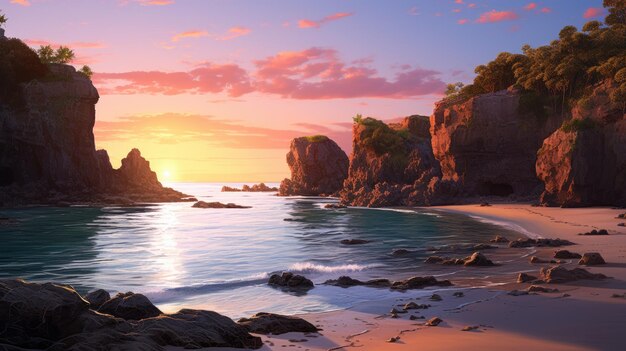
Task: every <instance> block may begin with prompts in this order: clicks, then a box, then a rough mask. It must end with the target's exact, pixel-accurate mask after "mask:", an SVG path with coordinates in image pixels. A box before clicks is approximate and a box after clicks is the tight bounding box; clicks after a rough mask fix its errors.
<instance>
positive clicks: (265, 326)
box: [237, 312, 318, 335]
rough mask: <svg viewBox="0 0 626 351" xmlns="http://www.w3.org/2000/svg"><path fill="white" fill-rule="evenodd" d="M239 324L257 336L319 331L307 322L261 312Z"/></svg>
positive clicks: (239, 321) (242, 319) (241, 320)
mask: <svg viewBox="0 0 626 351" xmlns="http://www.w3.org/2000/svg"><path fill="white" fill-rule="evenodd" d="M237 324H239V325H240V326H242V327H244V328H246V330H248V331H249V332H251V333H255V334H273V335H280V334H285V333H292V332H298V333H317V331H318V329H317V327H316V326H314V325H313V324H311V323H309V322H307V321H306V320H304V319H302V318H298V317H293V316H282V315H279V314H274V313H267V312H259V313H257V314H255V315H253V316H252V317H250V318H241V319H240V320H238V321H237Z"/></svg>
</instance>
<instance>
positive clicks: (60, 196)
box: [0, 64, 182, 205]
mask: <svg viewBox="0 0 626 351" xmlns="http://www.w3.org/2000/svg"><path fill="white" fill-rule="evenodd" d="M50 72H51V74H50V75H48V76H46V77H45V78H44V79H40V80H34V81H31V82H29V83H27V84H25V85H24V86H23V87H22V90H23V91H22V94H23V97H24V102H25V104H24V106H21V107H17V108H16V107H13V106H9V105H7V104H3V103H2V102H0V189H2V191H0V203H5V204H8V205H11V204H24V203H33V202H37V203H39V202H49V201H51V202H55V201H68V202H75V201H103V202H108V200H107V196H108V195H116V196H118V195H121V194H124V192H125V191H127V190H129V189H131V187H129V186H127V184H131V183H129V182H128V181H127V179H130V178H132V177H139V178H138V179H140V180H138V181H140V182H141V184H142V185H141V186H137V187H135V188H134V190H133V191H132V193H135V194H139V193H146V192H151V191H154V190H157V189H163V188H162V187H161V186H160V184H159V183H158V181H157V180H156V175H154V173H153V172H151V171H150V169H149V164H148V163H144V164H138V163H132V160H135V159H137V157H136V156H140V155H138V151H136V154H137V155H134V154H133V152H135V151H133V152H131V154H133V155H129V158H130V160H131V161H129V162H131V163H132V164H129V165H128V166H127V167H124V166H123V167H122V169H120V170H119V171H116V172H113V168H112V167H111V163H110V162H109V159H108V155H107V154H106V151H100V152H96V149H95V143H94V135H93V126H94V123H95V117H96V115H95V104H96V103H97V102H98V99H99V95H98V91H97V90H96V88H95V87H94V86H93V84H92V83H91V81H90V80H89V79H88V78H87V77H85V76H84V75H82V74H80V73H77V72H76V70H75V69H74V68H73V67H71V66H66V65H56V64H54V65H50ZM144 161H145V160H144ZM129 169H131V170H134V171H129ZM146 172H149V173H152V175H154V177H153V178H151V179H150V181H146V179H147V178H149V177H148V176H146V175H145V173H146ZM133 184H134V183H133ZM175 194H178V195H182V194H180V193H178V192H172V193H170V195H172V196H167V197H165V198H164V199H172V197H173V196H174V195H175ZM131 197H132V196H131ZM180 198H181V196H179V199H180ZM129 201H133V199H130V198H129Z"/></svg>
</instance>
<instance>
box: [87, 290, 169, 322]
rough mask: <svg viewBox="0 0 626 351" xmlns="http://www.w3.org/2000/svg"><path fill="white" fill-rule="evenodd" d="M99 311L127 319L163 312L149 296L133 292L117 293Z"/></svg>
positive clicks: (139, 318)
mask: <svg viewBox="0 0 626 351" xmlns="http://www.w3.org/2000/svg"><path fill="white" fill-rule="evenodd" d="M98 312H100V313H104V314H110V315H112V316H115V317H118V318H122V319H125V320H141V319H145V318H150V317H156V316H159V315H161V314H162V312H161V311H160V310H159V309H158V308H156V306H154V305H153V304H152V302H150V300H148V298H147V297H145V296H144V295H142V294H135V293H132V292H127V293H119V294H117V295H115V297H113V298H112V299H110V300H109V301H107V302H105V303H104V304H103V305H102V306H100V308H99V309H98Z"/></svg>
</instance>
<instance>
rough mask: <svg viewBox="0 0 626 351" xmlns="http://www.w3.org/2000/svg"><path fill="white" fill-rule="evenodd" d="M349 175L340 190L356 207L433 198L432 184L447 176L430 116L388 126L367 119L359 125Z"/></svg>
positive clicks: (425, 202) (404, 202)
mask: <svg viewBox="0 0 626 351" xmlns="http://www.w3.org/2000/svg"><path fill="white" fill-rule="evenodd" d="M352 147H353V151H352V157H351V163H350V169H349V172H348V179H346V181H345V182H344V188H343V190H342V191H341V192H340V196H341V199H342V201H343V202H345V203H348V204H350V205H353V206H369V207H381V206H400V205H407V206H408V205H421V204H427V203H429V198H431V197H432V196H431V194H430V193H429V190H428V187H429V183H430V182H431V180H432V179H433V178H434V177H438V176H440V175H441V171H440V169H439V165H438V163H437V162H436V160H435V158H434V156H433V152H432V149H431V141H430V133H429V121H428V117H424V116H411V117H407V118H405V119H404V120H403V121H402V122H401V123H398V124H391V125H385V124H384V123H382V122H380V121H377V120H374V119H370V118H367V119H365V120H362V121H357V123H355V124H354V126H353V142H352Z"/></svg>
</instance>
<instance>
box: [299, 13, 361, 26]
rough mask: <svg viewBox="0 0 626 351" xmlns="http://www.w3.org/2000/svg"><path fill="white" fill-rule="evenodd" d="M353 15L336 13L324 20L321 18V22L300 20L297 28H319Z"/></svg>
mask: <svg viewBox="0 0 626 351" xmlns="http://www.w3.org/2000/svg"><path fill="white" fill-rule="evenodd" d="M352 15H353V13H349V12H338V13H334V14H332V15H329V16H326V17H324V18H322V19H321V20H317V21H314V20H308V19H301V20H299V21H298V27H300V28H319V27H321V26H322V25H324V24H326V23H328V22H332V21H336V20H339V19H342V18H346V17H350V16H352Z"/></svg>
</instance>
